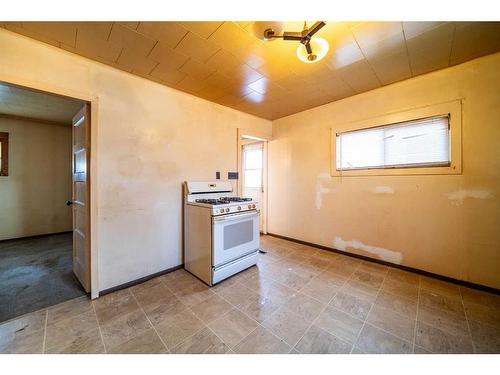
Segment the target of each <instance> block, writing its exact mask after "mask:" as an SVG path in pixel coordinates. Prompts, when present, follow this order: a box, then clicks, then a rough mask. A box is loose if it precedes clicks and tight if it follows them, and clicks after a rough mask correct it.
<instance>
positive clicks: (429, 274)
mask: <svg viewBox="0 0 500 375" xmlns="http://www.w3.org/2000/svg"><path fill="white" fill-rule="evenodd" d="M267 235H268V236H273V237H276V238H281V239H282V240H287V241H291V242H295V243H299V244H301V245H306V246H311V247H315V248H317V249H321V250H327V251H332V252H334V253H337V254H341V255H346V256H348V257H352V258H357V259H362V260H366V261H368V262H372V263H377V264H382V265H384V266H388V267H393V268H398V269H400V270H404V271H409V272H414V273H417V274H419V275H423V276H427V277H432V278H434V279H438V280H442V281H447V282H449V283H453V284H457V285H461V286H465V287H468V288H472V289H478V290H481V291H484V292H489V293H493V294H497V295H500V289H497V288H493V287H491V286H486V285H481V284H476V283H472V282H470V281H465V280H460V279H455V278H453V277H448V276H443V275H439V274H437V273H433V272H428V271H424V270H421V269H419V268H413V267H409V266H403V265H400V264H394V263H391V262H386V261H384V260H380V259H374V258H370V257H367V256H364V255H359V254H354V253H349V252H347V251H342V250H338V249H335V248H333V247H328V246H324V245H318V244H315V243H312V242H307V241H303V240H299V239H297V238H292V237H287V236H282V235H280V234H276V233H270V232H268V233H267Z"/></svg>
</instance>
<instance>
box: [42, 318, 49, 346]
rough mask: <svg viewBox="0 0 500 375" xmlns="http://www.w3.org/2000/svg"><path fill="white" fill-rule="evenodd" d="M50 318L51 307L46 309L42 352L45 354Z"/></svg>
mask: <svg viewBox="0 0 500 375" xmlns="http://www.w3.org/2000/svg"><path fill="white" fill-rule="evenodd" d="M48 320H49V309H47V310H46V311H45V324H44V329H43V344H42V354H45V342H46V341H47V322H48Z"/></svg>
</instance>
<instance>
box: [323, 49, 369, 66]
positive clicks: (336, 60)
mask: <svg viewBox="0 0 500 375" xmlns="http://www.w3.org/2000/svg"><path fill="white" fill-rule="evenodd" d="M364 58H365V57H364V55H363V53H362V52H361V50H360V49H359V47H358V44H357V43H349V44H347V45H344V46H343V47H341V48H335V49H334V51H333V53H332V54H331V58H330V59H329V60H327V63H328V65H329V66H330V67H332V68H333V69H339V68H342V67H344V66H347V65H351V64H353V63H355V62H356V61H360V60H363V59H364Z"/></svg>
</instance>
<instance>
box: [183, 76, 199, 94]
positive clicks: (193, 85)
mask: <svg viewBox="0 0 500 375" xmlns="http://www.w3.org/2000/svg"><path fill="white" fill-rule="evenodd" d="M205 86H206V85H205V82H204V81H201V80H199V79H196V78H193V77H190V76H185V77H184V78H183V79H182V80H180V81H179V82H178V83H177V84H176V87H177V88H179V89H181V90H186V91H189V92H199V91H201V89H203V88H204V87H205Z"/></svg>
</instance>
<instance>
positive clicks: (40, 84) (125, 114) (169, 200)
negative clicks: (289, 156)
mask: <svg viewBox="0 0 500 375" xmlns="http://www.w3.org/2000/svg"><path fill="white" fill-rule="evenodd" d="M0 51H1V52H0V53H1V57H0V80H4V81H7V82H11V83H17V84H22V85H25V86H29V87H36V88H39V89H42V90H46V91H51V92H58V93H63V94H65V95H68V96H74V97H77V98H80V99H86V98H90V99H94V100H95V102H96V105H95V106H94V108H93V112H92V116H93V118H92V124H93V125H92V129H93V131H94V137H93V140H94V141H95V142H94V143H93V154H92V157H93V162H94V163H95V168H96V170H97V172H96V174H94V176H92V193H93V204H94V205H95V206H94V207H93V210H94V211H93V212H94V214H93V217H92V219H93V222H94V225H95V227H93V232H92V238H93V239H92V241H93V245H94V246H93V251H95V252H96V253H97V254H98V259H95V258H94V262H93V264H94V266H93V272H94V276H95V273H96V272H97V268H98V278H95V277H94V278H93V288H94V289H95V288H98V289H99V290H103V289H107V288H111V287H113V286H116V285H120V284H123V283H126V282H128V281H131V280H135V279H138V278H141V277H144V276H147V275H150V274H152V273H155V272H159V271H162V270H165V269H168V268H170V267H174V266H177V265H179V264H181V263H182V242H181V238H182V237H181V234H182V231H181V223H182V221H181V218H182V211H181V200H182V194H181V183H182V181H184V180H207V179H213V178H215V172H216V171H220V172H221V174H222V176H227V172H228V171H236V170H237V129H238V128H245V129H250V130H255V131H257V132H259V133H265V134H271V131H272V124H271V122H270V121H267V120H263V119H259V118H257V117H254V116H251V115H247V114H244V113H242V112H239V111H236V110H233V109H230V108H227V107H223V106H220V105H217V104H214V103H211V102H208V101H206V100H203V99H200V98H196V97H194V96H191V95H188V94H185V93H182V92H180V91H177V90H174V89H171V88H169V87H166V86H163V85H160V84H157V83H154V82H151V81H148V80H145V79H142V78H140V77H137V76H134V75H131V74H128V73H125V72H122V71H119V70H116V69H114V68H111V67H108V66H105V65H103V64H99V63H97V62H93V61H90V60H87V59H85V58H83V57H80V56H77V55H74V54H71V53H68V52H65V51H63V50H61V49H58V48H55V47H52V46H49V45H46V44H43V43H40V42H37V41H34V40H32V39H29V38H26V37H23V36H20V35H18V34H14V33H11V32H9V31H6V30H0ZM97 261H98V263H97ZM96 264H98V267H96ZM97 282H98V285H96V284H97Z"/></svg>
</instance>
